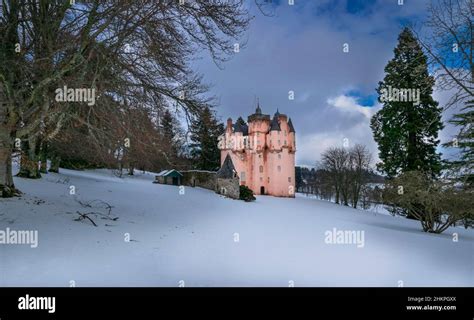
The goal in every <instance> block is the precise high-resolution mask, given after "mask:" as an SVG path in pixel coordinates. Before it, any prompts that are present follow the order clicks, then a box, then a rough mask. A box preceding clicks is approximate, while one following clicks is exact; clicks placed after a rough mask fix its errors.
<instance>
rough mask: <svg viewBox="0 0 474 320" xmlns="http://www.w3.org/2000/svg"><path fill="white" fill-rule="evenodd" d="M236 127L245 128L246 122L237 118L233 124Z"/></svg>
mask: <svg viewBox="0 0 474 320" xmlns="http://www.w3.org/2000/svg"><path fill="white" fill-rule="evenodd" d="M235 124H236V125H241V126H246V125H247V122H245V120H244V119H242V117H239V118H238V119H237V121H236V122H235Z"/></svg>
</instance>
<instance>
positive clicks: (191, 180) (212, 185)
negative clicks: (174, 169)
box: [180, 170, 216, 191]
mask: <svg viewBox="0 0 474 320" xmlns="http://www.w3.org/2000/svg"><path fill="white" fill-rule="evenodd" d="M180 172H181V173H182V174H183V181H182V183H183V185H185V186H190V187H201V188H204V189H209V190H213V191H216V173H215V172H213V171H202V170H189V171H180Z"/></svg>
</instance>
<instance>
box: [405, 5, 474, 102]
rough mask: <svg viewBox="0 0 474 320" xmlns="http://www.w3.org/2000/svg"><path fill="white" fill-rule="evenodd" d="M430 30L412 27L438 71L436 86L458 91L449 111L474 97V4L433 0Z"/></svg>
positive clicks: (428, 27)
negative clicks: (455, 105)
mask: <svg viewBox="0 0 474 320" xmlns="http://www.w3.org/2000/svg"><path fill="white" fill-rule="evenodd" d="M428 16H429V18H428V21H427V22H426V23H425V24H424V25H423V26H424V27H426V28H427V30H425V31H426V35H425V32H423V34H422V33H420V32H417V30H415V28H412V29H413V31H414V33H415V34H416V35H417V39H418V41H419V43H420V44H421V45H422V46H423V48H424V49H425V51H426V52H427V53H428V55H429V57H430V58H431V64H432V65H433V67H434V68H435V70H436V71H437V79H436V80H437V84H438V85H439V86H440V88H442V89H446V90H450V89H454V90H455V92H456V93H455V95H453V97H452V99H451V100H450V102H449V103H448V105H447V106H446V107H447V108H448V107H450V106H451V105H454V104H455V103H457V102H458V101H464V100H466V99H467V98H468V97H471V98H472V97H474V21H473V18H472V17H473V16H474V2H473V1H472V0H432V1H431V3H430V4H429V6H428Z"/></svg>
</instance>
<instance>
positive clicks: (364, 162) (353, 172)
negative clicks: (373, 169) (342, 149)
mask: <svg viewBox="0 0 474 320" xmlns="http://www.w3.org/2000/svg"><path fill="white" fill-rule="evenodd" d="M371 160H372V155H371V154H370V152H369V150H368V149H367V148H366V147H365V146H364V145H361V144H356V145H355V146H354V147H352V148H351V149H350V151H349V166H350V168H349V176H350V181H349V184H350V185H351V204H352V207H353V208H357V204H358V202H359V199H360V196H361V188H362V187H363V186H364V185H365V184H366V183H367V179H368V173H369V170H370V163H371Z"/></svg>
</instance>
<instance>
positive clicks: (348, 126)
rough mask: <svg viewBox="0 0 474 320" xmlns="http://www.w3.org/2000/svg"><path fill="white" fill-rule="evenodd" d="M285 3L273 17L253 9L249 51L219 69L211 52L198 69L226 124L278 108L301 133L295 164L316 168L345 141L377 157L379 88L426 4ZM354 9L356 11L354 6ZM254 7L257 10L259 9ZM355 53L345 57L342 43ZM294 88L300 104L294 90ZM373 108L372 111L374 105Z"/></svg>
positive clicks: (380, 1) (341, 0)
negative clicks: (406, 25)
mask: <svg viewBox="0 0 474 320" xmlns="http://www.w3.org/2000/svg"><path fill="white" fill-rule="evenodd" d="M359 2H360V5H356V6H354V4H351V3H349V1H348V0H337V1H336V0H318V1H295V5H293V6H289V5H288V2H287V1H281V2H279V3H278V4H275V16H274V17H265V16H262V15H261V14H260V13H259V12H258V11H255V12H253V13H254V14H255V19H254V20H253V21H252V24H251V26H250V29H249V31H248V32H247V37H246V39H245V40H246V47H245V48H244V49H242V50H241V51H240V52H239V53H238V54H236V55H235V56H234V57H233V58H232V59H231V60H230V61H228V62H227V63H225V65H224V67H225V69H224V70H220V69H218V68H217V67H216V66H215V64H214V63H213V62H212V60H210V59H209V58H208V57H206V55H203V59H201V60H197V61H196V63H195V65H194V67H195V69H196V70H197V71H198V72H200V73H202V74H203V75H204V81H206V82H209V83H211V84H213V85H214V86H213V87H212V91H211V93H212V94H213V95H215V96H217V97H218V99H219V101H220V105H219V106H218V108H217V114H218V115H219V116H220V117H221V119H224V120H225V119H227V118H228V117H232V118H233V119H236V118H237V117H239V116H243V117H244V119H245V118H246V117H247V116H248V115H249V114H252V113H253V112H254V111H255V101H256V99H255V98H256V97H258V98H259V101H260V106H261V107H262V111H263V112H264V113H267V114H273V113H274V112H275V111H276V109H277V108H278V109H279V111H280V112H282V113H286V114H287V115H288V116H290V117H291V118H292V121H293V124H294V126H295V130H296V133H297V149H298V151H297V153H296V158H297V164H306V165H314V163H315V161H316V160H317V159H319V158H320V154H321V152H322V151H323V150H324V149H325V148H326V147H328V146H333V145H336V144H340V143H341V141H342V139H343V138H344V137H348V138H349V139H350V141H353V142H354V143H362V144H365V145H367V146H368V147H369V149H370V150H371V151H372V152H374V156H375V153H376V152H377V148H376V145H375V142H374V141H373V138H372V132H371V129H370V127H369V124H370V117H371V115H372V114H373V113H374V112H375V111H376V110H377V108H378V107H379V106H378V103H377V102H376V101H375V102H373V101H372V102H371V103H369V101H370V100H371V99H372V100H373V98H372V97H373V95H374V94H376V92H375V88H376V87H377V84H378V82H379V81H380V80H382V79H383V77H384V67H385V65H386V64H387V62H388V61H389V60H390V59H391V58H392V57H393V48H394V47H395V46H396V43H397V37H398V34H399V32H400V30H401V28H402V25H403V24H402V23H401V21H406V20H407V19H413V18H414V17H415V18H416V15H417V14H419V13H420V14H424V11H423V10H422V9H423V8H424V6H425V4H426V1H405V4H404V5H403V6H399V5H398V4H397V1H386V0H377V1H375V2H374V1H372V2H370V3H368V5H367V3H364V5H363V6H362V4H363V3H362V1H359ZM349 5H350V6H349ZM254 9H255V8H254ZM344 43H348V44H349V48H350V50H349V52H348V53H344V52H343V44H344ZM289 91H294V93H295V97H294V100H289V99H288V92H289ZM369 105H373V106H372V107H368V106H369Z"/></svg>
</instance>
